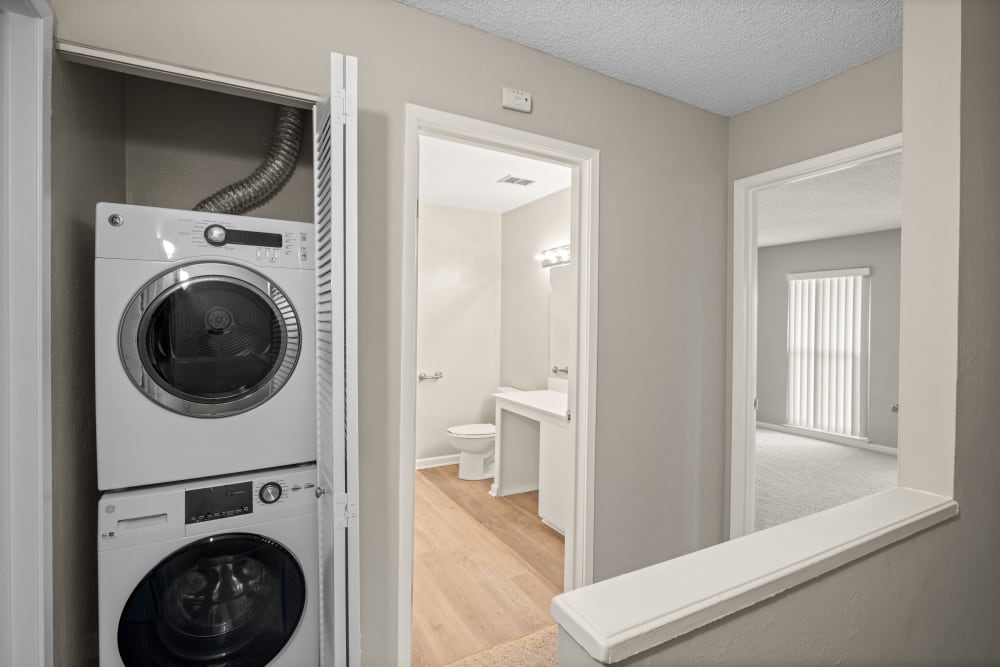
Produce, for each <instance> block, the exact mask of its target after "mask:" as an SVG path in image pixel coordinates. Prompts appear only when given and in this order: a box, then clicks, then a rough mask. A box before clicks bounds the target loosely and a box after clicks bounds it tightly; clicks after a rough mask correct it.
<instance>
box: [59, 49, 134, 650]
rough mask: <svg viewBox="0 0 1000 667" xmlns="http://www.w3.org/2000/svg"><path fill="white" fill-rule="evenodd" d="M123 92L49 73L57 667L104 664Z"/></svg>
mask: <svg viewBox="0 0 1000 667" xmlns="http://www.w3.org/2000/svg"><path fill="white" fill-rule="evenodd" d="M123 101H124V87H123V85H122V80H121V77H120V76H119V75H117V74H114V73H112V72H107V71H104V70H96V69H92V68H89V67H82V66H80V65H73V64H71V63H65V62H63V61H62V60H60V59H59V58H56V59H54V61H53V64H52V461H53V465H52V569H53V580H52V588H53V591H54V596H55V599H54V617H53V626H54V635H55V636H54V643H55V659H54V664H56V665H59V666H61V665H95V664H97V643H96V641H95V639H94V637H95V635H96V634H97V552H96V550H95V545H96V543H97V515H96V509H97V496H98V494H97V459H96V450H95V442H96V432H95V426H94V204H95V203H96V202H98V201H100V200H117V201H121V200H122V199H124V198H125V116H124V105H123Z"/></svg>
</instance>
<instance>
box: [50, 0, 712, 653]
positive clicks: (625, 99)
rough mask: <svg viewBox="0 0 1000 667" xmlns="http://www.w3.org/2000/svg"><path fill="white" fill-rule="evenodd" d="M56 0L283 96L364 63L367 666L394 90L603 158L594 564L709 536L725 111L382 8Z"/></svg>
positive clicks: (386, 505)
mask: <svg viewBox="0 0 1000 667" xmlns="http://www.w3.org/2000/svg"><path fill="white" fill-rule="evenodd" d="M51 4H52V7H53V11H54V13H55V30H56V38H57V39H60V40H67V41H70V42H74V43H78V44H83V45H86V46H93V47H98V48H104V49H109V50H113V51H117V52H119V53H124V54H127V55H134V56H140V57H146V58H151V59H155V60H159V61H162V62H167V63H174V64H177V65H182V66H187V67H193V68H196V69H201V70H207V71H211V72H218V73H222V74H226V75H230V76H235V77H241V78H245V79H250V80H254V81H261V82H265V83H269V84H274V85H279V86H285V87H290V88H294V89H300V90H307V91H319V90H321V88H322V86H323V80H324V78H325V77H326V72H327V69H328V67H329V56H328V54H329V52H330V51H331V50H337V51H341V52H344V53H350V54H354V55H357V56H358V57H359V60H360V91H359V123H358V125H359V187H360V191H359V218H360V241H359V243H360V255H361V257H360V267H361V268H360V271H361V272H360V278H359V280H360V291H361V294H360V313H359V317H360V334H361V336H360V339H361V349H360V382H361V386H360V406H361V416H360V419H361V423H360V432H361V461H360V470H361V487H362V491H361V500H360V513H361V517H362V518H361V531H360V532H361V559H362V562H363V563H364V567H363V569H362V571H361V579H362V582H361V587H362V596H363V603H362V623H363V625H364V628H365V632H364V637H363V651H364V654H365V656H366V658H365V661H366V663H367V664H373V665H382V664H395V663H396V658H397V655H398V650H399V644H398V642H397V639H398V633H397V629H398V625H397V624H398V615H397V608H398V607H397V605H398V601H399V592H398V585H397V582H398V572H399V569H400V563H399V560H398V557H397V554H398V549H397V544H398V539H399V537H398V536H399V516H400V515H399V512H400V507H401V506H402V507H403V508H409V507H410V503H409V502H408V499H405V498H403V499H401V498H400V497H399V475H400V463H399V453H398V452H399V423H400V409H399V386H400V381H401V378H400V371H399V363H400V341H401V330H402V326H401V321H400V317H401V316H400V312H401V311H400V307H401V294H402V278H401V273H400V270H401V269H400V267H401V265H402V238H403V237H402V231H401V220H402V211H403V199H402V197H403V193H402V173H403V136H404V118H405V104H406V103H407V102H411V103H415V104H420V105H424V106H428V107H433V108H437V109H441V110H444V111H449V112H453V113H457V114H462V115H465V116H470V117H473V118H478V119H482V120H485V121H489V122H494V123H499V124H502V125H506V126H510V127H514V128H517V129H521V130H524V131H528V132H534V133H538V134H542V135H546V136H549V137H555V138H558V139H563V140H565V141H570V142H575V143H579V144H583V145H586V146H592V147H594V148H597V149H599V150H600V151H601V155H600V179H601V180H600V218H601V227H600V239H599V243H600V286H599V294H598V298H599V300H600V304H601V305H600V314H599V322H598V336H597V340H598V355H599V358H600V368H599V371H598V387H597V415H596V423H597V434H596V438H597V450H596V453H595V456H596V482H595V483H596V489H595V498H596V506H595V514H594V541H595V553H594V574H595V577H596V578H598V579H603V578H606V577H609V576H613V575H615V574H619V573H621V572H626V571H628V570H632V569H635V568H637V567H641V566H644V565H649V564H651V563H654V562H657V561H660V560H663V559H665V558H669V557H671V556H675V555H678V554H681V553H684V552H687V551H691V550H692V549H697V548H700V547H702V546H706V545H709V544H712V543H715V542H718V541H719V540H720V539H722V536H723V516H724V506H725V505H724V494H725V492H724V479H725V475H724V461H725V443H724V433H723V431H724V428H723V419H721V418H720V410H721V409H722V406H723V405H724V391H723V389H724V380H723V374H724V359H725V356H724V355H725V352H724V335H725V334H724V331H725V329H724V322H725V294H726V287H725V275H726V269H725V267H726V263H727V260H726V190H727V179H726V173H727V159H728V158H727V155H728V128H729V121H728V119H726V118H724V117H722V116H718V115H715V114H712V113H709V112H706V111H703V110H700V109H696V108H694V107H691V106H689V105H686V104H684V103H682V102H678V101H676V100H672V99H669V98H666V97H663V96H661V95H657V94H656V93H652V92H650V91H646V90H642V89H639V88H637V87H635V86H630V85H628V84H625V83H623V82H620V81H616V80H613V79H610V78H608V77H606V76H603V75H600V74H597V73H595V72H592V71H588V70H585V69H583V68H581V67H577V66H574V65H571V64H569V63H567V62H565V61H563V60H560V59H558V58H554V57H551V56H547V55H544V54H542V53H540V52H538V51H535V50H532V49H528V48H525V47H522V46H518V45H516V44H513V43H511V42H508V41H505V40H502V39H499V38H497V37H492V36H490V35H487V34H485V33H482V32H479V31H477V30H473V29H471V28H467V27H463V26H459V25H457V24H454V23H451V22H448V21H445V20H443V19H440V18H437V17H433V16H430V15H428V14H425V13H423V12H419V11H417V10H414V9H411V8H409V7H404V6H402V5H400V4H398V3H396V2H393V1H392V0H337V1H336V2H304V3H296V4H294V5H290V4H288V3H276V2H261V1H258V0H250V1H248V0H215V1H213V2H202V1H200V0H177V1H175V2H171V3H150V2H137V3H122V2H120V1H119V0H53V1H52V3H51ZM234 36H238V39H236V38H234ZM505 85H506V86H514V87H517V88H520V89H523V90H528V91H531V92H532V93H533V95H534V103H535V107H534V111H533V113H531V114H520V113H516V112H512V111H505V110H503V109H501V108H500V103H499V91H500V88H501V86H505ZM664 341H669V343H670V344H669V345H664ZM635 415H655V416H656V418H655V419H636V418H635ZM665 434H669V435H668V436H666V437H665ZM401 501H402V502H401ZM623 516H628V517H630V520H629V521H622V520H621V517H623ZM404 650H406V649H405V648H404Z"/></svg>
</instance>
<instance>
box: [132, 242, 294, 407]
mask: <svg viewBox="0 0 1000 667" xmlns="http://www.w3.org/2000/svg"><path fill="white" fill-rule="evenodd" d="M301 342H302V341H301V331H300V329H299V322H298V317H297V316H296V313H295V309H294V308H293V307H292V305H291V304H290V303H289V302H288V299H287V298H286V297H285V295H284V293H283V292H282V291H281V290H280V289H279V288H278V287H277V286H276V285H275V284H274V283H272V282H271V281H269V280H268V279H267V278H265V277H264V276H262V275H260V274H259V273H257V272H256V271H253V270H251V269H248V268H244V267H241V266H237V265H235V264H225V263H221V262H201V263H196V264H188V265H185V266H181V267H177V268H174V269H171V270H170V271H168V272H166V273H163V274H161V275H159V276H157V277H156V278H154V279H153V280H151V281H149V282H148V283H146V285H144V286H143V288H142V289H141V290H139V292H138V293H137V294H136V295H135V296H134V297H133V298H132V301H131V302H130V303H129V305H128V307H127V308H126V309H125V314H124V315H123V316H122V322H121V327H120V328H119V335H118V349H119V353H120V355H121V359H122V364H123V365H124V366H125V371H126V373H127V374H128V376H129V378H130V379H131V380H132V382H133V384H135V386H136V387H137V388H138V389H139V390H140V391H142V392H143V393H144V394H145V395H146V396H147V397H148V398H149V399H150V400H152V401H154V402H156V403H158V404H159V405H161V406H163V407H164V408H166V409H168V410H173V411H174V412H178V413H181V414H184V415H188V416H192V417H227V416H230V415H234V414H238V413H241V412H245V411H247V410H252V409H253V408H255V407H257V406H258V405H260V404H261V403H263V402H264V401H266V400H268V399H269V398H271V397H272V396H273V395H274V394H275V393H277V392H278V391H279V390H280V389H281V387H282V386H284V384H285V382H287V381H288V378H289V377H290V376H291V374H292V371H293V370H294V368H295V363H296V361H297V360H298V356H299V349H300V346H301Z"/></svg>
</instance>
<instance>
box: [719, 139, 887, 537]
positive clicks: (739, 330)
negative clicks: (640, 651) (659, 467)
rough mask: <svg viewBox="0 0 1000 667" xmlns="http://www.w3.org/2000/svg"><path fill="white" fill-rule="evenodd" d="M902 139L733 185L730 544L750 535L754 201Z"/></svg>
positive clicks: (876, 154)
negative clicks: (767, 192) (775, 189)
mask: <svg viewBox="0 0 1000 667" xmlns="http://www.w3.org/2000/svg"><path fill="white" fill-rule="evenodd" d="M902 150H903V135H902V134H893V135H891V136H888V137H883V138H882V139H876V140H874V141H869V142H867V143H863V144H859V145H857V146H851V147H850V148H845V149H843V150H839V151H835V152H833V153H828V154H826V155H820V156H819V157H815V158H811V159H809V160H804V161H802V162H796V163H795V164H790V165H786V166H784V167H779V168H777V169H772V170H771V171H765V172H763V173H760V174H755V175H753V176H747V177H746V178H741V179H738V180H736V181H734V182H733V229H732V237H733V264H732V277H733V284H732V289H733V306H732V307H733V310H732V326H733V330H732V341H733V342H732V345H733V348H732V355H733V368H732V383H731V385H732V394H731V404H730V405H731V414H730V437H729V440H730V448H729V449H730V456H729V471H730V480H729V538H730V539H732V538H735V537H741V536H743V535H746V534H748V533H752V532H753V526H754V432H755V430H756V427H757V411H756V409H755V408H754V399H755V397H756V395H757V217H756V216H757V195H758V193H760V192H761V191H763V190H767V189H769V188H774V187H777V186H779V185H787V184H789V183H794V182H796V181H801V180H806V179H808V178H813V177H816V176H822V175H823V174H830V173H833V172H835V171H840V170H842V169H847V168H849V167H853V166H855V165H858V164H861V163H862V162H867V161H869V160H876V159H878V158H882V157H886V156H889V155H894V154H896V153H900V152H902Z"/></svg>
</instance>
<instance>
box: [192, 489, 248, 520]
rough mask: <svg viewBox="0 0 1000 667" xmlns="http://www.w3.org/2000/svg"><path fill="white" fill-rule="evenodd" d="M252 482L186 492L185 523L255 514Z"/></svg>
mask: <svg viewBox="0 0 1000 667" xmlns="http://www.w3.org/2000/svg"><path fill="white" fill-rule="evenodd" d="M252 493H253V483H252V482H238V483H236V484H220V485H219V486H207V487H205V488H202V489H190V490H188V491H185V492H184V523H186V524H191V523H201V522H202V521H213V520H215V519H228V518H230V517H234V516H239V515H240V514H250V513H251V512H253V499H252V496H251V494H252Z"/></svg>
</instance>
